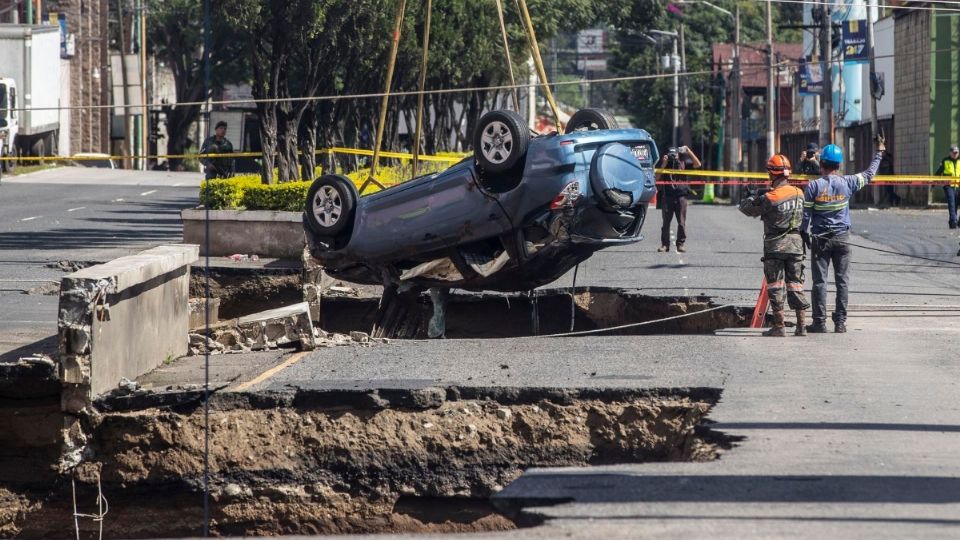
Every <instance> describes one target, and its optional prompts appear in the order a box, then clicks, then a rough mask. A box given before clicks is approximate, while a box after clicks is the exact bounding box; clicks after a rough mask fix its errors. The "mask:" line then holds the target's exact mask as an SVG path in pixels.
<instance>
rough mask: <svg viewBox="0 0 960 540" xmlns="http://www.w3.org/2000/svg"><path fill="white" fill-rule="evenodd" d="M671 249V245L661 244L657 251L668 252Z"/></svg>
mask: <svg viewBox="0 0 960 540" xmlns="http://www.w3.org/2000/svg"><path fill="white" fill-rule="evenodd" d="M669 251H670V246H660V247H658V248H657V253H667V252H669Z"/></svg>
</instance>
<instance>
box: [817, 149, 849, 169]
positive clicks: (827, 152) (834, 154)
mask: <svg viewBox="0 0 960 540" xmlns="http://www.w3.org/2000/svg"><path fill="white" fill-rule="evenodd" d="M824 161H826V162H827V163H830V164H833V165H836V166H838V167H839V166H840V164H841V163H843V150H840V147H839V146H837V145H835V144H828V145H826V146H824V147H823V151H822V152H820V162H821V163H822V162H824Z"/></svg>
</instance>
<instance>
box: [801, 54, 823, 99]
mask: <svg viewBox="0 0 960 540" xmlns="http://www.w3.org/2000/svg"><path fill="white" fill-rule="evenodd" d="M821 65H822V64H821V63H820V62H813V63H811V62H805V61H802V62H801V64H800V70H799V75H800V95H801V96H819V95H820V94H821V93H823V70H822V69H821Z"/></svg>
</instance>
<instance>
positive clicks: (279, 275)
mask: <svg viewBox="0 0 960 540" xmlns="http://www.w3.org/2000/svg"><path fill="white" fill-rule="evenodd" d="M201 270H202V269H197V270H194V272H193V273H192V274H191V276H190V297H191V298H202V297H203V292H204V288H205V285H206V279H205V276H204V275H203V273H202V271H201ZM210 296H211V297H212V298H219V299H220V313H219V316H220V318H221V319H234V318H237V317H242V316H244V315H250V314H251V313H258V312H261V311H266V310H268V309H274V308H279V307H283V306H289V305H291V304H296V303H298V302H303V288H302V285H301V277H300V271H299V270H289V271H274V272H265V271H258V272H251V271H233V272H230V271H226V270H218V269H212V270H211V272H210Z"/></svg>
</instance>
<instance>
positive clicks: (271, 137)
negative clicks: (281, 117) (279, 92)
mask: <svg viewBox="0 0 960 540" xmlns="http://www.w3.org/2000/svg"><path fill="white" fill-rule="evenodd" d="M257 112H258V114H259V115H260V145H261V146H262V147H263V159H262V160H261V162H260V178H261V179H262V181H263V183H264V184H273V183H275V180H274V178H273V167H274V157H275V155H276V148H277V105H276V103H257Z"/></svg>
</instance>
